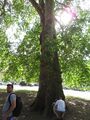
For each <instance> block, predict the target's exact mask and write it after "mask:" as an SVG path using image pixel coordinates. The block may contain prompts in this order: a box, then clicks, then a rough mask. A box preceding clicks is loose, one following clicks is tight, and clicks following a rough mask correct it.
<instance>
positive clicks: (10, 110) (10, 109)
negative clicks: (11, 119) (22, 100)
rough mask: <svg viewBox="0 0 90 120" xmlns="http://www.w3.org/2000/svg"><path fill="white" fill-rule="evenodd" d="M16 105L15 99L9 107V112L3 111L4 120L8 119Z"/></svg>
mask: <svg viewBox="0 0 90 120" xmlns="http://www.w3.org/2000/svg"><path fill="white" fill-rule="evenodd" d="M15 107H16V100H13V101H12V103H11V107H10V108H9V110H8V111H7V112H4V113H3V118H2V120H7V118H8V116H9V114H10V113H11V112H12V111H13V110H14V109H15Z"/></svg>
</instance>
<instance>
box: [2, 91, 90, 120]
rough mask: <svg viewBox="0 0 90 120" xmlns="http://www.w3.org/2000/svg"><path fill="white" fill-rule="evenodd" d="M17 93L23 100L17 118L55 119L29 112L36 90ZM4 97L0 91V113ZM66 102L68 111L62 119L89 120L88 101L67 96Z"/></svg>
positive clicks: (28, 119) (23, 119)
mask: <svg viewBox="0 0 90 120" xmlns="http://www.w3.org/2000/svg"><path fill="white" fill-rule="evenodd" d="M17 94H18V95H19V96H21V97H22V101H23V110H22V113H21V115H20V116H19V117H18V118H17V120H55V118H46V117H45V116H43V115H41V114H40V113H35V112H30V104H31V103H32V102H33V100H34V99H35V97H36V92H29V91H19V92H17ZM5 98H6V93H5V91H0V113H1V110H2V106H3V103H4V101H5ZM66 102H67V105H68V111H67V112H66V114H65V118H64V120H90V101H85V100H82V99H80V98H73V97H67V98H66ZM0 120H1V114H0Z"/></svg>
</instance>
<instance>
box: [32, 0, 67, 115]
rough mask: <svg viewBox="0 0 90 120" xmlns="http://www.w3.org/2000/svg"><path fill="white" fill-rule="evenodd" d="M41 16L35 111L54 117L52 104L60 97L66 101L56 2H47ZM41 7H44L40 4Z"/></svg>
mask: <svg viewBox="0 0 90 120" xmlns="http://www.w3.org/2000/svg"><path fill="white" fill-rule="evenodd" d="M42 2H43V3H44V4H43V5H44V7H43V8H42V7H41V8H42V11H43V14H40V19H41V25H42V32H41V36H40V43H41V59H40V80H39V91H38V93H37V97H36V99H35V101H34V104H33V108H34V110H38V111H44V113H45V115H52V113H53V111H52V103H53V102H54V101H55V99H58V98H59V97H60V96H61V97H62V98H63V99H65V96H64V94H63V89H62V78H61V68H60V65H59V60H58V53H57V49H56V48H57V46H56V32H55V23H54V20H55V19H54V0H45V2H44V1H43V0H42ZM40 5H42V4H41V3H40Z"/></svg>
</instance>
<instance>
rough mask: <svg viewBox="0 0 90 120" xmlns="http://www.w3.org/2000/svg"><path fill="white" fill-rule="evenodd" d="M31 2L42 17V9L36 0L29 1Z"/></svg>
mask: <svg viewBox="0 0 90 120" xmlns="http://www.w3.org/2000/svg"><path fill="white" fill-rule="evenodd" d="M29 1H30V2H31V4H32V5H33V7H34V8H35V9H36V11H37V12H38V14H39V15H40V16H41V14H42V9H41V7H40V5H39V4H38V3H37V2H36V1H35V0H29Z"/></svg>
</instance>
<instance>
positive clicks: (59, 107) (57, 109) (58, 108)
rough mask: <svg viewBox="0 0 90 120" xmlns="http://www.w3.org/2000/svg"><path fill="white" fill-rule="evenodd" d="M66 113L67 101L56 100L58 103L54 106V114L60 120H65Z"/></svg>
mask: <svg viewBox="0 0 90 120" xmlns="http://www.w3.org/2000/svg"><path fill="white" fill-rule="evenodd" d="M65 111H66V105H65V101H64V100H62V98H61V97H59V100H56V102H55V103H54V105H53V112H54V114H55V115H56V117H57V119H58V120H63V117H64V114H65Z"/></svg>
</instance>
